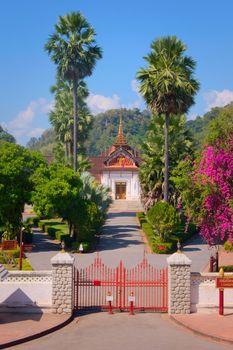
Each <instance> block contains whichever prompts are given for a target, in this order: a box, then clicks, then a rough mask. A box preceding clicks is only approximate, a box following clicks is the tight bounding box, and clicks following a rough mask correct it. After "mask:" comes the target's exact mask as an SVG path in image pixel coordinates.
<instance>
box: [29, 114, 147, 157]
mask: <svg viewBox="0 0 233 350" xmlns="http://www.w3.org/2000/svg"><path fill="white" fill-rule="evenodd" d="M120 111H121V112H120ZM120 113H122V119H123V131H124V135H125V138H126V140H127V142H128V143H129V145H130V146H132V147H134V148H136V149H138V150H140V148H141V143H142V140H143V139H144V137H145V133H146V131H147V128H148V125H149V122H150V114H149V112H147V111H143V112H141V111H140V110H139V109H136V108H135V109H122V110H119V109H111V110H108V111H106V112H104V113H99V114H97V115H96V116H95V118H94V122H93V127H92V129H91V130H90V132H89V136H88V139H87V140H86V142H85V147H86V153H87V155H89V156H95V155H99V154H100V153H102V152H103V151H105V150H106V149H107V148H108V147H110V146H111V145H112V144H113V142H114V140H115V138H116V136H117V132H118V127H119V120H120ZM54 144H55V133H54V131H53V129H47V130H45V131H44V132H43V134H42V135H41V136H40V137H39V138H35V137H33V138H31V139H30V141H29V142H28V143H27V147H28V148H29V149H31V150H39V151H41V152H42V153H43V154H44V155H52V152H53V147H54Z"/></svg>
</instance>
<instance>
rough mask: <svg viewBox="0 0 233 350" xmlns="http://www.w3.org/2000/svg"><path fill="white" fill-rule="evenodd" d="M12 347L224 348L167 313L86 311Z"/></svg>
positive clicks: (29, 349) (82, 349) (92, 349)
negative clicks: (89, 312) (93, 312)
mask: <svg viewBox="0 0 233 350" xmlns="http://www.w3.org/2000/svg"><path fill="white" fill-rule="evenodd" d="M9 349H12V350H13V349H14V350H17V349H19V350H21V349H22V350H41V349H46V350H55V349H56V350H57V349H59V350H67V349H70V350H73V349H74V350H75V349H80V350H109V349H111V350H121V349H127V350H142V349H143V350H153V349H158V350H170V349H172V350H176V349H177V350H180V349H189V350H197V349H201V350H224V349H227V348H226V347H225V346H224V345H222V344H220V343H214V342H211V341H209V340H206V339H204V338H201V337H197V336H194V335H193V334H192V333H190V332H189V331H186V330H185V329H183V328H180V327H179V326H177V325H175V324H173V323H172V321H170V320H169V319H168V316H167V315H162V316H161V315H160V314H149V313H147V314H137V315H134V316H129V315H128V314H127V313H118V314H114V315H108V314H107V313H97V314H90V315H86V316H82V317H78V318H76V319H75V320H74V321H73V322H72V323H71V324H70V325H68V326H67V327H65V328H63V329H61V330H60V331H57V332H55V333H52V334H50V335H48V336H46V337H43V338H40V339H38V340H35V341H32V342H30V343H25V344H22V345H18V346H14V347H12V348H9Z"/></svg>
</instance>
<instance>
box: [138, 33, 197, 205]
mask: <svg viewBox="0 0 233 350" xmlns="http://www.w3.org/2000/svg"><path fill="white" fill-rule="evenodd" d="M151 50H152V51H151V52H150V53H149V54H148V55H147V56H146V57H144V58H145V60H146V61H147V63H148V67H146V68H142V69H140V70H139V71H138V73H137V79H138V80H139V81H140V83H141V86H140V93H141V94H142V96H143V97H144V98H145V100H146V103H147V104H148V106H149V107H150V109H151V111H152V112H153V113H154V114H155V115H164V116H165V124H164V125H165V127H164V140H165V143H164V158H165V171H164V200H165V201H166V202H168V199H169V198H168V196H169V182H168V180H169V147H168V128H169V119H170V118H171V117H172V116H174V115H182V114H184V113H186V112H187V111H188V109H189V107H190V106H191V105H192V104H193V103H194V96H195V94H196V92H197V91H198V89H199V84H198V82H197V80H195V79H194V77H193V73H194V68H195V62H194V61H193V59H192V58H191V57H188V56H185V55H184V53H185V51H186V46H185V45H184V44H183V43H182V41H180V40H179V39H177V38H176V37H175V36H168V37H164V38H161V39H157V40H155V41H153V42H152V44H151Z"/></svg>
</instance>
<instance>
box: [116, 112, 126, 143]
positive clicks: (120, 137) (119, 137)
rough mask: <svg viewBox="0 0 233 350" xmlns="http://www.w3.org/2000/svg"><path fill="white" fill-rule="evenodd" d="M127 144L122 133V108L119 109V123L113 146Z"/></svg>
mask: <svg viewBox="0 0 233 350" xmlns="http://www.w3.org/2000/svg"><path fill="white" fill-rule="evenodd" d="M124 145H127V142H126V139H125V137H124V134H123V124H122V110H121V111H120V124H119V129H118V134H117V138H116V141H115V143H114V146H124Z"/></svg>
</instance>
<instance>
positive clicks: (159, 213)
mask: <svg viewBox="0 0 233 350" xmlns="http://www.w3.org/2000/svg"><path fill="white" fill-rule="evenodd" d="M147 217H148V219H149V222H150V223H151V225H152V226H153V228H154V229H155V230H156V232H157V233H158V235H159V237H160V239H161V241H163V242H164V241H166V239H167V238H168V236H169V234H171V233H172V232H173V231H174V230H175V228H177V227H178V225H179V224H180V217H179V214H178V213H177V212H176V210H175V209H174V207H173V206H172V205H170V204H168V203H166V202H158V203H156V204H155V205H154V206H153V207H152V208H150V210H149V211H148V213H147Z"/></svg>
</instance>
